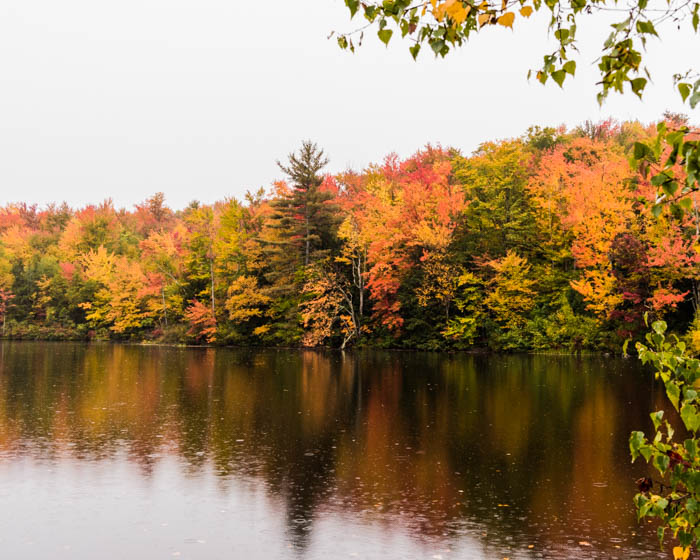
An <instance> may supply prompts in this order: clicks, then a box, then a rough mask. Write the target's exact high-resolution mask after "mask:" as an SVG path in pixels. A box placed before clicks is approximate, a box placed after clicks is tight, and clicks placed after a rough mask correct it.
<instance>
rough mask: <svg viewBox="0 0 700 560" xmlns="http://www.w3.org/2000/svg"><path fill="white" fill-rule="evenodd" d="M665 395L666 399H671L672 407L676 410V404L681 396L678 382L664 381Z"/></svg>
mask: <svg viewBox="0 0 700 560" xmlns="http://www.w3.org/2000/svg"><path fill="white" fill-rule="evenodd" d="M666 395H667V396H668V400H670V401H671V404H672V405H673V408H675V409H676V410H678V404H679V401H680V398H681V390H680V388H679V387H678V384H677V383H675V382H673V381H668V382H667V383H666Z"/></svg>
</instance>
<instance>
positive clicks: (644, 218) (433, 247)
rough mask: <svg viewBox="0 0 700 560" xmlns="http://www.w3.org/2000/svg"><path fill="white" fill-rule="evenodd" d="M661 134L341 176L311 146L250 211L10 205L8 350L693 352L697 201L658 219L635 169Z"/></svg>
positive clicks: (605, 133)
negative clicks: (664, 341) (659, 340)
mask: <svg viewBox="0 0 700 560" xmlns="http://www.w3.org/2000/svg"><path fill="white" fill-rule="evenodd" d="M665 119H666V120H667V121H671V124H673V125H674V126H679V125H682V124H685V121H684V117H683V116H681V115H670V114H669V115H666V116H665ZM655 135H656V126H655V125H649V126H646V125H642V124H640V123H638V122H622V123H618V122H615V121H611V120H609V121H605V122H601V123H591V122H587V123H585V124H583V125H581V126H579V127H577V128H575V129H572V130H567V129H565V128H564V127H560V128H549V127H532V128H530V129H529V130H528V131H527V132H526V133H525V134H524V135H522V136H521V137H519V138H515V139H507V140H501V141H494V142H486V143H484V144H482V145H481V146H479V148H478V149H477V150H476V151H475V152H474V153H472V154H470V155H464V154H462V153H461V152H460V151H459V150H456V149H451V148H444V147H441V146H430V145H428V146H426V147H425V148H423V149H421V150H420V151H418V152H417V153H416V154H414V155H413V156H411V157H409V158H407V159H403V160H402V159H401V158H399V157H398V156H396V155H393V154H392V155H389V156H387V157H386V158H384V160H383V161H382V162H381V163H377V164H373V165H370V166H368V167H367V169H365V170H364V171H362V172H355V171H346V172H343V173H339V174H335V175H333V174H330V173H327V172H326V169H327V165H328V159H327V158H326V156H325V154H324V152H323V150H322V149H321V148H319V147H318V146H317V145H315V144H314V143H312V142H304V143H303V145H302V146H301V148H300V149H299V150H298V151H297V152H295V153H293V154H290V155H289V157H288V159H287V161H286V162H284V163H279V166H280V170H281V172H282V173H284V175H285V180H281V181H278V182H276V183H275V184H274V185H273V187H272V188H271V189H270V190H269V191H265V190H263V189H260V190H258V191H256V192H248V193H247V194H246V196H245V197H244V199H243V200H236V199H234V198H228V199H225V200H223V201H220V202H217V203H214V204H212V205H205V204H201V203H199V202H196V201H194V202H192V203H190V204H189V205H188V206H187V207H186V208H184V209H183V210H178V211H173V210H172V209H170V208H168V207H167V205H166V204H165V200H164V196H163V195H162V194H161V193H159V194H156V195H154V196H153V197H151V198H149V199H147V200H146V201H145V202H143V203H141V204H137V205H136V206H135V207H134V209H133V210H130V211H129V210H125V209H116V208H115V207H114V206H113V204H112V203H111V202H110V201H106V202H103V203H102V204H100V205H90V206H86V207H84V208H81V209H72V208H70V207H68V206H67V205H66V204H62V205H57V204H56V205H49V206H47V207H45V208H38V207H37V206H30V205H27V204H11V205H7V206H5V207H4V208H2V209H0V318H1V320H2V326H1V328H2V335H3V336H4V337H9V338H39V339H112V340H134V341H147V340H150V341H162V342H186V343H208V344H234V345H265V346H310V347H313V346H330V347H343V348H345V347H349V346H376V347H390V348H417V349H427V350H437V349H455V350H469V349H484V348H490V349H495V350H514V351H515V350H547V349H565V350H569V351H575V350H586V349H589V350H596V349H614V350H618V349H619V348H620V344H621V343H622V341H624V340H626V339H628V338H638V337H639V336H640V334H641V333H643V332H644V331H645V330H646V329H645V326H644V316H645V314H647V315H648V316H651V318H653V319H663V320H665V321H667V322H668V324H669V325H670V326H671V328H673V329H674V330H675V331H676V332H679V333H682V334H683V335H684V336H685V337H686V339H687V341H688V343H689V344H690V346H691V348H694V349H697V350H700V317H699V316H698V314H697V306H698V303H699V301H700V289H699V286H698V280H699V278H700V266H698V265H699V263H700V245H699V241H700V235H699V233H700V231H699V228H700V221H699V220H698V218H699V216H698V211H697V206H696V205H695V200H694V198H693V199H692V201H693V206H692V208H690V210H689V211H679V210H678V208H676V207H674V206H672V205H666V206H663V207H661V209H660V211H657V212H655V213H656V214H659V215H658V216H653V215H652V213H651V212H649V209H648V206H649V205H653V204H654V203H655V202H656V201H657V186H655V185H653V184H652V181H649V180H647V179H646V178H645V176H644V175H643V174H640V173H639V172H638V171H635V169H634V167H633V165H631V164H630V162H632V161H633V160H634V157H635V155H634V153H633V152H634V147H635V144H636V143H639V142H649V141H650V140H651V139H653V138H654V136H655ZM692 196H693V197H694V196H695V195H694V194H693V195H692Z"/></svg>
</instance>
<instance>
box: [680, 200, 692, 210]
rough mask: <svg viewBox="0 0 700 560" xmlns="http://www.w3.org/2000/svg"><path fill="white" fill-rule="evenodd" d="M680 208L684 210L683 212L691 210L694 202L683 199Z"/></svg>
mask: <svg viewBox="0 0 700 560" xmlns="http://www.w3.org/2000/svg"><path fill="white" fill-rule="evenodd" d="M678 206H680V207H681V208H683V210H690V209H691V208H692V207H693V201H692V200H691V199H690V198H681V199H680V200H679V201H678Z"/></svg>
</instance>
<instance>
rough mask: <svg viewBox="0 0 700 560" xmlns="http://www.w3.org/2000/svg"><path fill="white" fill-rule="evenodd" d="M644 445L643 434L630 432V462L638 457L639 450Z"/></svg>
mask: <svg viewBox="0 0 700 560" xmlns="http://www.w3.org/2000/svg"><path fill="white" fill-rule="evenodd" d="M643 444H644V432H632V433H631V434H630V453H631V454H632V461H634V460H635V459H636V458H637V455H639V448H640V447H641V446H642V445H643Z"/></svg>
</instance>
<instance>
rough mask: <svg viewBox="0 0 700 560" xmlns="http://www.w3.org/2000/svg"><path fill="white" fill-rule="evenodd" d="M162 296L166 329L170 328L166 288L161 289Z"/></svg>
mask: <svg viewBox="0 0 700 560" xmlns="http://www.w3.org/2000/svg"><path fill="white" fill-rule="evenodd" d="M160 295H161V297H162V298H163V320H164V321H165V328H168V308H167V307H166V305H165V287H164V286H161V287H160Z"/></svg>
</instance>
